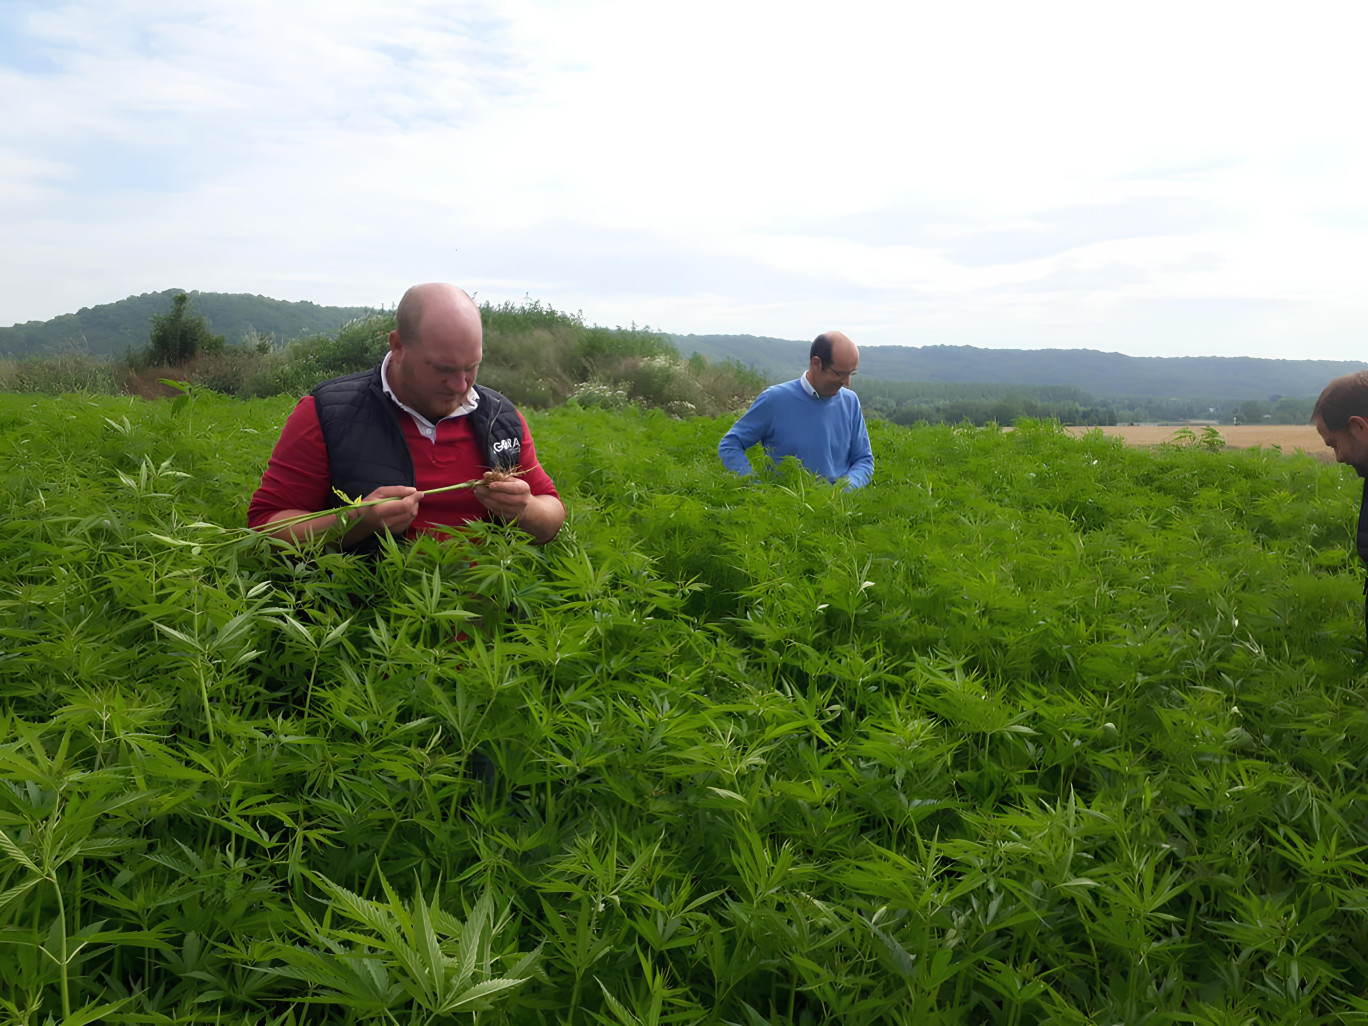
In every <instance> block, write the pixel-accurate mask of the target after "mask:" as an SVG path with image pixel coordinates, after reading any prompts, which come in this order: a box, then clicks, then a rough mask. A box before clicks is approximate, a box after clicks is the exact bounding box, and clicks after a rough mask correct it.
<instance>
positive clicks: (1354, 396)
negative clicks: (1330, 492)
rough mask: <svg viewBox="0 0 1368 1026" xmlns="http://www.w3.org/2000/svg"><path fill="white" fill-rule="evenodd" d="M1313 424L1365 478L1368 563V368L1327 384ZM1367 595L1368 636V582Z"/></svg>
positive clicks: (1364, 552) (1367, 558) (1363, 547)
mask: <svg viewBox="0 0 1368 1026" xmlns="http://www.w3.org/2000/svg"><path fill="white" fill-rule="evenodd" d="M1311 423H1312V424H1314V425H1315V426H1316V430H1317V431H1318V432H1320V436H1321V438H1322V439H1324V440H1325V444H1326V445H1328V446H1329V447H1330V448H1331V449H1333V450H1334V453H1335V460H1336V461H1337V462H1339V463H1347V464H1349V466H1351V467H1353V468H1354V470H1355V471H1357V472H1358V476H1359V477H1361V478H1364V482H1363V500H1362V502H1361V503H1360V504H1359V519H1358V532H1357V548H1358V554H1359V559H1361V560H1363V562H1365V563H1368V370H1361V371H1355V372H1354V373H1352V374H1345V375H1343V376H1342V377H1338V378H1336V379H1335V380H1334V381H1332V382H1330V384H1328V385H1326V386H1325V389H1324V391H1322V392H1321V394H1320V398H1319V399H1317V400H1316V405H1315V407H1314V408H1313V409H1312V410H1311ZM1363 594H1364V603H1363V613H1364V630H1365V638H1368V581H1365V583H1364V586H1363Z"/></svg>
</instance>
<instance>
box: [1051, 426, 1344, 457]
mask: <svg viewBox="0 0 1368 1026" xmlns="http://www.w3.org/2000/svg"><path fill="white" fill-rule="evenodd" d="M1183 427H1184V425H1182V424H1143V425H1133V426H1128V425H1122V424H1117V425H1112V426H1107V427H1097V428H1088V427H1071V428H1069V429H1068V430H1069V432H1070V433H1071V434H1075V435H1081V434H1083V433H1084V432H1085V431H1101V432H1102V433H1103V434H1104V435H1108V436H1117V437H1120V438H1123V439H1125V441H1126V443H1127V444H1128V445H1159V444H1161V443H1163V442H1171V441H1173V440H1174V435H1175V434H1176V433H1177V432H1179V431H1181V430H1183ZM1188 427H1190V429H1191V430H1192V431H1194V432H1196V434H1197V436H1198V438H1199V439H1200V438H1201V435H1202V431H1203V429H1204V426H1203V425H1200V424H1193V425H1188ZM1216 430H1217V431H1219V432H1220V433H1221V437H1222V438H1224V439H1225V442H1226V445H1228V446H1230V447H1232V448H1235V449H1248V448H1252V447H1254V446H1263V447H1265V448H1271V447H1272V446H1278V447H1279V448H1280V449H1282V451H1283V452H1293V451H1295V450H1297V449H1304V450H1305V451H1307V452H1309V453H1311V454H1312V455H1313V456H1315V457H1317V458H1318V459H1322V460H1325V461H1326V462H1333V460H1334V456H1333V455H1332V454H1331V452H1330V450H1329V449H1327V448H1326V447H1325V443H1324V442H1323V441H1321V437H1320V435H1318V434H1317V433H1316V429H1315V428H1314V427H1312V426H1311V425H1310V424H1237V425H1230V424H1221V425H1218V426H1217V427H1216Z"/></svg>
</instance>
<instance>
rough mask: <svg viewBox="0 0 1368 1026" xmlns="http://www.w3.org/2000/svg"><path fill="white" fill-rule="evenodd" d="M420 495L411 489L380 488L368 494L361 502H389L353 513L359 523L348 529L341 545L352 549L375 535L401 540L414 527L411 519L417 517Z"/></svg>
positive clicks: (388, 486) (402, 487)
mask: <svg viewBox="0 0 1368 1026" xmlns="http://www.w3.org/2000/svg"><path fill="white" fill-rule="evenodd" d="M422 498H423V493H422V492H420V491H419V490H418V489H417V488H414V487H412V486H410V485H381V486H380V487H379V488H377V489H375V491H373V492H371V493H370V494H369V495H367V496H366V497H365V498H363V499H362V500H361V501H362V502H373V501H374V500H376V499H391V500H392V501H390V502H381V503H378V504H376V505H374V506H364V507H362V508H361V509H359V510H357V511H356V512H357V513H359V514H360V515H361V516H360V519H359V520H356V521H354V522H353V523H352V526H351V527H350V528H348V530H347V533H346V535H345V536H344V537H343V539H342V541H343V544H344V545H354V544H355V543H356V542H359V541H360V540H361V539H362V538H365V537H366V536H367V535H371V534H375V533H376V532H377V531H388V532H389V533H390V534H392V535H394V536H395V537H396V538H402V537H403V536H404V532H406V531H407V530H408V529H409V525H410V524H412V523H413V518H414V517H416V516H417V515H418V503H419V502H421V501H422Z"/></svg>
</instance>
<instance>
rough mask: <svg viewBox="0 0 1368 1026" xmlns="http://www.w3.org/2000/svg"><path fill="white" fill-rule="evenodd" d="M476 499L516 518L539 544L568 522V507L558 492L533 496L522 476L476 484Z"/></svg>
mask: <svg viewBox="0 0 1368 1026" xmlns="http://www.w3.org/2000/svg"><path fill="white" fill-rule="evenodd" d="M475 498H477V499H479V500H480V501H481V502H482V503H484V506H485V509H487V510H489V512H491V513H493V514H494V515H495V516H500V517H505V518H507V519H509V520H512V521H514V522H515V523H516V524H517V525H518V526H519V527H521V528H522V529H523V530H524V531H526V532H527V533H528V534H530V535H531V536H532V538H533V540H534V541H535V542H536V543H537V544H538V545H545V544H546V543H547V542H549V541H550V540H551V539H552V538H554V537H555V536H556V532H558V531H559V530H560V529H561V524H563V523H565V506H564V505H563V504H562V503H561V501H560V499H558V498H556V497H555V496H554V495H533V494H532V488H531V486H530V485H528V483H527V482H526V481H524V480H523V479H522V478H520V477H515V478H512V479H511V480H508V481H490V482H489V483H488V484H480V485H476V486H475Z"/></svg>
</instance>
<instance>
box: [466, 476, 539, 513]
mask: <svg viewBox="0 0 1368 1026" xmlns="http://www.w3.org/2000/svg"><path fill="white" fill-rule="evenodd" d="M475 498H477V499H479V500H480V501H481V502H482V503H484V506H485V509H487V510H489V512H491V513H495V514H497V515H498V516H501V517H508V518H509V519H510V520H516V519H517V518H518V517H520V516H522V513H523V510H525V509H526V508H527V503H528V500H529V499H531V498H532V489H531V487H530V486H529V485H528V483H527V482H526V481H524V480H523V479H522V478H520V477H515V478H511V479H509V480H507V481H490V482H489V483H488V484H481V485H476V486H475Z"/></svg>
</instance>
